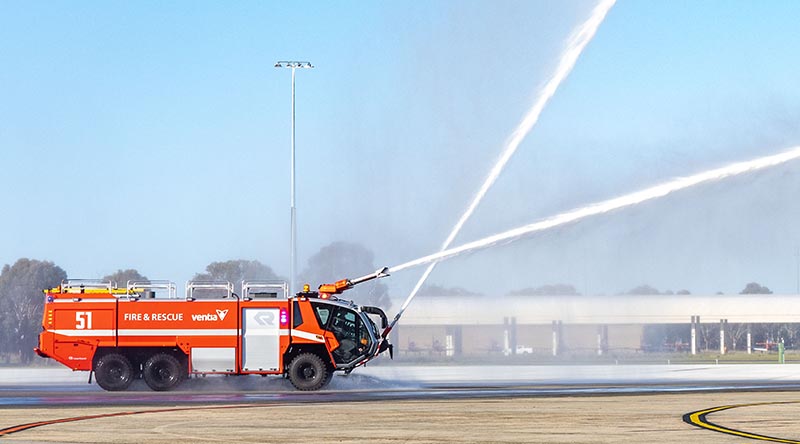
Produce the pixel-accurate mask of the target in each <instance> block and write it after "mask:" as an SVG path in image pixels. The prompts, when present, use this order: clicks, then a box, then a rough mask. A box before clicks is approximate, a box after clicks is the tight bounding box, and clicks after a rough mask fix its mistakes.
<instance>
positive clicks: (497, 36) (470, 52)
mask: <svg viewBox="0 0 800 444" xmlns="http://www.w3.org/2000/svg"><path fill="white" fill-rule="evenodd" d="M593 6H594V2H592V1H578V2H528V1H518V2H514V1H503V2H477V1H474V2H465V1H458V2H457V1H449V2H445V1H442V2H413V3H412V4H401V3H388V2H376V3H357V2H336V3H330V2H274V3H272V2H225V3H220V2H128V3H124V2H113V3H108V2H49V3H44V2H42V3H30V2H2V3H1V4H0V60H2V62H3V69H0V85H2V86H0V165H2V174H1V175H0V190H2V191H0V192H2V201H1V202H2V208H3V212H2V214H3V217H1V218H0V263H11V262H13V261H15V260H16V259H17V258H19V257H31V258H37V259H48V260H52V261H54V262H56V263H57V264H58V265H60V266H62V267H63V268H64V269H66V270H67V271H68V273H69V274H70V276H72V277H99V276H102V275H104V274H107V273H110V272H113V271H114V270H116V269H118V268H131V267H132V268H137V269H139V270H140V271H142V272H143V273H144V274H146V275H147V276H149V277H151V278H165V279H172V280H175V281H178V282H182V281H184V280H186V279H189V278H190V277H191V276H192V275H193V274H194V273H196V272H199V271H202V269H203V268H204V267H205V265H206V264H208V263H209V262H211V261H216V260H227V259H237V258H245V259H258V260H260V261H262V262H264V263H266V264H268V265H270V266H272V267H273V268H274V269H276V271H278V272H279V273H283V274H287V273H288V259H287V252H288V243H289V240H288V232H289V226H288V225H289V223H288V220H289V218H288V214H289V212H288V194H289V193H288V192H289V185H288V183H289V174H288V165H289V99H290V97H289V87H290V74H289V71H288V70H278V69H275V68H273V64H274V62H275V61H276V60H283V59H300V60H310V61H311V62H313V63H314V64H315V66H316V68H315V69H314V70H308V71H301V72H298V74H297V81H298V84H297V149H298V154H297V162H298V167H297V172H298V181H297V189H298V218H299V224H298V236H299V244H298V247H299V256H300V257H299V263H300V266H301V268H302V266H303V264H304V263H305V259H306V258H307V257H308V256H310V255H312V254H314V253H315V252H316V251H317V250H318V249H319V248H320V247H321V246H323V245H325V244H327V243H329V242H332V241H335V240H347V241H353V242H359V243H362V244H364V245H365V246H367V247H369V248H370V249H372V250H373V251H374V252H375V256H376V261H377V262H378V263H379V265H384V264H385V265H394V264H396V263H399V262H403V261H406V260H409V259H413V258H415V257H418V256H422V255H425V254H428V253H431V252H433V251H435V250H436V249H438V247H439V245H440V244H441V242H442V241H443V240H444V238H445V236H446V235H447V233H448V232H449V230H450V228H451V227H452V225H453V224H454V223H455V221H456V220H457V218H458V216H459V215H460V212H461V211H463V209H464V207H465V206H466V205H467V203H468V201H469V200H470V198H471V196H472V194H473V193H474V192H475V191H476V190H477V188H478V186H479V185H480V183H481V181H482V180H483V178H484V177H485V175H486V174H487V172H488V170H489V168H490V167H491V165H492V164H493V162H494V160H495V159H496V158H497V157H498V156H499V153H500V151H501V149H502V146H503V143H504V141H505V140H506V138H507V137H508V135H509V133H510V132H511V131H512V129H513V128H514V127H515V126H516V124H517V123H518V121H519V120H520V119H521V117H522V116H523V115H524V113H525V112H526V110H527V108H528V107H530V105H531V104H532V102H533V98H534V96H535V93H536V91H537V89H538V87H539V86H540V85H541V84H542V83H543V82H544V81H545V80H546V78H547V77H548V76H549V75H550V73H551V71H552V69H553V67H554V66H555V63H556V61H557V59H558V56H559V53H560V51H561V49H562V48H563V44H564V41H565V39H566V38H567V36H568V35H569V33H570V32H571V30H572V29H573V27H575V26H576V25H577V24H578V23H579V22H581V21H582V20H584V19H585V18H586V17H587V15H588V14H589V12H590V10H591V8H592V7H593ZM798 17H800V4H798V3H797V2H788V1H787V2H777V1H775V2H721V1H720V2H645V1H629V2H626V1H621V2H619V3H618V4H617V5H616V6H615V7H614V8H613V9H612V10H611V12H610V14H609V16H608V17H607V19H606V21H605V22H604V23H603V24H602V25H601V27H600V30H599V32H598V34H597V36H596V37H595V39H594V40H593V41H592V42H591V43H590V44H589V46H588V47H587V49H586V51H585V52H584V53H583V55H582V56H581V58H580V59H579V61H578V63H577V65H576V67H575V70H574V71H573V72H572V74H571V75H570V77H569V78H568V79H567V80H566V82H565V83H564V84H563V85H562V86H561V88H560V89H559V91H558V92H557V93H556V96H555V97H554V98H553V100H552V101H551V102H550V104H549V105H548V107H547V108H546V109H545V111H544V113H543V114H542V117H541V120H540V122H539V124H538V125H537V127H536V128H535V129H534V130H533V131H532V132H531V134H530V135H529V136H528V137H527V139H526V140H525V141H524V142H523V144H522V145H521V147H520V149H519V151H518V152H517V154H516V155H515V157H514V158H513V159H512V161H511V162H510V163H509V165H508V167H507V169H506V171H505V172H504V174H503V175H502V176H501V178H500V180H499V181H498V182H497V184H496V186H495V188H493V190H492V191H491V192H490V193H489V195H488V196H487V198H486V200H485V202H484V204H483V205H482V206H481V207H480V208H479V210H478V212H477V213H476V214H475V216H474V217H473V219H472V220H471V222H470V223H468V224H467V226H466V227H465V229H464V231H463V232H462V234H461V235H460V237H459V238H458V239H457V241H456V243H457V244H458V243H461V242H465V241H470V240H474V239H476V238H478V237H481V236H484V235H488V234H492V233H494V232H497V231H501V230H505V229H508V228H512V227H514V226H517V225H521V224H524V223H528V222H532V221H533V220H536V219H538V218H541V217H545V216H548V215H551V214H554V213H556V212H559V211H563V210H567V209H570V208H573V207H576V206H580V205H584V204H587V203H590V202H594V201H597V200H602V199H606V198H609V197H612V196H614V195H617V194H620V193H624V192H628V191H631V190H634V189H637V188H639V187H642V186H646V185H651V184H654V183H657V182H661V181H663V180H666V179H669V178H672V177H675V176H680V175H683V174H690V173H694V172H698V171H702V170H703V169H706V168H712V167H717V166H721V165H723V164H725V163H728V162H732V161H738V160H746V159H749V158H752V157H757V156H761V155H766V154H770V153H774V152H777V151H780V150H782V149H784V148H787V147H790V146H794V145H797V144H800V126H799V125H798V124H797V122H798V121H800V120H799V118H800V83H799V82H798V81H797V79H798V78H800V59H799V58H798V57H797V48H798V47H800V30H798V28H797V26H796V23H797V18H798ZM798 168H800V165H796V164H792V165H787V166H784V167H780V168H776V169H775V170H772V171H767V172H763V173H759V174H758V175H755V176H751V177H746V178H738V179H735V180H732V181H730V182H725V183H718V184H714V185H711V186H706V187H702V188H699V189H696V190H691V191H687V192H686V193H682V194H678V195H675V196H672V197H669V198H668V199H665V200H662V201H659V202H654V203H650V204H647V205H643V206H642V207H641V208H637V209H634V210H630V211H628V210H626V211H622V212H619V213H616V214H614V215H610V216H605V217H602V218H599V219H596V220H591V221H585V222H582V223H580V224H577V225H574V226H570V227H565V228H562V229H559V230H556V231H554V232H551V233H547V234H545V235H540V236H535V237H532V238H529V239H526V240H524V241H521V242H518V243H516V244H514V245H511V246H505V247H500V248H496V249H494V250H491V251H485V252H480V253H476V254H473V255H470V256H468V257H464V258H456V259H453V260H451V261H448V262H446V263H444V264H442V265H441V266H440V267H439V268H438V269H437V271H436V272H435V273H434V275H433V276H432V277H431V280H430V281H431V282H432V283H438V284H441V285H445V286H454V285H459V286H464V287H469V288H473V289H475V290H478V291H481V292H485V293H504V292H506V291H508V290H511V289H515V288H521V287H525V286H536V285H542V284H547V283H556V282H568V283H572V284H574V285H576V286H577V287H579V290H581V291H587V292H590V293H615V292H618V291H625V290H627V289H628V288H631V287H634V286H636V285H639V284H642V283H648V284H651V285H653V286H656V287H657V288H660V289H662V290H663V289H668V288H669V289H672V290H677V289H680V288H688V289H690V290H691V291H693V292H697V293H701V292H711V291H718V290H721V291H726V292H737V291H739V290H740V289H741V288H743V287H744V284H746V283H747V282H749V281H751V280H756V281H759V282H761V283H763V284H765V285H767V286H769V287H770V288H773V290H775V291H777V292H791V291H795V285H796V278H797V262H796V257H795V255H796V251H797V248H798V247H799V246H800V228H798V227H800V225H798V223H797V222H796V221H797V220H798V216H800V203H798V202H797V200H798V199H797V198H796V195H797V190H798V188H799V186H800V180H798V177H797V173H798ZM367 271H370V270H353V274H354V275H360V274H362V273H364V272H367ZM421 271H422V270H411V271H407V272H403V273H402V274H398V275H397V276H393V277H392V278H390V279H389V280H387V284H390V288H391V290H392V292H393V294H395V295H396V296H399V297H402V296H404V295H405V294H406V293H407V292H408V291H409V290H410V288H411V286H412V285H413V281H415V280H416V278H417V277H418V273H421Z"/></svg>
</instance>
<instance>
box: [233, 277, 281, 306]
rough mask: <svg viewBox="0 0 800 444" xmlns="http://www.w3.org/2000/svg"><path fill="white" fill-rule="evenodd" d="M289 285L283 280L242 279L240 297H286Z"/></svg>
mask: <svg viewBox="0 0 800 444" xmlns="http://www.w3.org/2000/svg"><path fill="white" fill-rule="evenodd" d="M288 297H289V285H288V284H287V283H286V282H285V281H274V280H273V281H242V299H243V300H245V301H249V300H251V299H263V298H275V299H288Z"/></svg>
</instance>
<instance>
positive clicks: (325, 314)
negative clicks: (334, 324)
mask: <svg viewBox="0 0 800 444" xmlns="http://www.w3.org/2000/svg"><path fill="white" fill-rule="evenodd" d="M311 306H312V307H314V316H315V317H316V318H317V323H318V324H319V326H320V328H322V329H325V326H327V325H328V319H329V318H330V317H331V311H332V310H333V307H331V306H330V305H327V304H316V303H312V304H311Z"/></svg>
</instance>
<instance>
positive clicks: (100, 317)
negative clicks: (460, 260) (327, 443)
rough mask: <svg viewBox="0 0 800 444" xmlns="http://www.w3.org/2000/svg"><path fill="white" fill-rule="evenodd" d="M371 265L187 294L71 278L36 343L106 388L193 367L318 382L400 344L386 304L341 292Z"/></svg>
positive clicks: (169, 383)
mask: <svg viewBox="0 0 800 444" xmlns="http://www.w3.org/2000/svg"><path fill="white" fill-rule="evenodd" d="M384 276H388V269H386V268H383V269H381V270H378V271H376V272H374V273H372V274H368V275H366V276H363V277H360V278H357V279H352V280H350V279H343V280H340V281H338V282H336V283H334V284H325V285H320V286H319V289H318V290H317V291H309V287H308V285H306V286H305V287H304V290H303V291H302V292H299V293H297V294H296V295H294V296H290V295H288V294H287V293H288V289H287V286H286V284H285V283H284V282H274V281H246V282H242V287H241V288H242V290H241V294H236V293H235V292H234V287H233V285H232V284H231V283H228V282H191V281H190V282H188V283H187V284H186V292H185V295H184V296H183V297H178V296H177V292H176V287H175V284H174V283H172V282H168V281H147V282H130V281H129V282H127V285H126V286H125V288H117V285H116V284H115V283H114V282H100V281H92V280H69V281H64V282H62V283H61V285H60V286H58V287H56V288H53V289H49V290H45V291H44V293H45V305H44V314H43V320H42V332H41V334H40V335H39V346H38V347H37V348H36V349H35V350H36V352H37V353H38V354H39V355H40V356H42V357H45V358H52V359H54V360H56V361H58V362H60V363H61V364H64V365H65V366H67V367H69V368H71V369H72V370H76V371H77V370H82V371H89V372H90V373H89V382H91V379H92V374H94V377H95V380H96V381H97V384H98V385H99V386H100V387H102V388H103V389H105V390H110V391H120V390H126V389H127V388H128V387H129V386H130V385H131V383H132V382H133V381H134V380H135V379H139V378H141V379H144V382H145V383H146V384H147V385H148V386H149V387H150V388H151V389H153V390H158V391H165V390H171V389H174V388H175V387H177V386H178V385H179V384H180V383H181V382H182V381H184V380H185V379H187V378H188V377H190V376H192V375H208V374H223V375H262V376H266V375H283V376H284V377H287V378H288V379H289V381H291V383H292V385H294V387H296V388H297V389H299V390H318V389H320V388H322V387H324V386H325V385H327V384H328V383H329V382H330V380H331V378H332V376H333V373H334V372H344V373H346V374H349V373H350V372H351V371H353V369H355V368H357V367H359V366H361V365H364V364H366V363H367V362H368V361H370V360H371V359H373V358H375V357H377V356H378V355H379V354H380V353H382V352H384V351H386V350H389V353H390V355H391V353H392V346H391V345H390V344H389V342H388V341H387V340H386V339H385V338H383V337H382V336H381V335H380V333H379V332H378V329H377V326H376V325H375V321H378V322H380V323H381V327H382V328H386V324H387V322H386V314H385V313H384V312H383V310H381V309H380V308H378V307H369V306H358V305H356V304H354V303H352V302H350V301H346V300H343V299H339V298H338V297H337V296H336V295H338V294H341V293H342V292H344V291H345V290H347V289H349V288H352V287H353V286H354V285H357V284H359V283H362V282H366V281H369V280H372V279H376V278H381V277H384Z"/></svg>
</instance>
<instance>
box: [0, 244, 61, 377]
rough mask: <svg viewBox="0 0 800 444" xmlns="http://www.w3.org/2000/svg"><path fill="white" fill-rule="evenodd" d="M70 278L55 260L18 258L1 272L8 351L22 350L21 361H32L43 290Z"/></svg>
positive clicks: (40, 319)
mask: <svg viewBox="0 0 800 444" xmlns="http://www.w3.org/2000/svg"><path fill="white" fill-rule="evenodd" d="M66 278H67V273H66V272H65V271H64V270H62V269H61V267H58V266H56V265H55V264H53V263H52V262H47V261H38V260H32V259H25V258H23V259H19V260H17V261H16V262H15V263H14V265H11V266H9V265H5V266H4V267H3V270H2V272H0V306H1V307H2V310H3V311H2V317H3V319H5V322H4V323H3V324H4V325H3V327H5V328H6V333H5V336H6V340H7V345H6V347H7V351H8V352H11V353H19V357H20V361H21V362H22V363H23V364H29V363H30V362H31V361H32V360H33V347H35V346H36V344H37V335H38V334H39V331H40V330H41V325H42V311H43V309H44V296H43V295H42V290H45V289H48V288H53V287H56V286H58V285H59V284H61V281H63V280H64V279H66Z"/></svg>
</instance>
